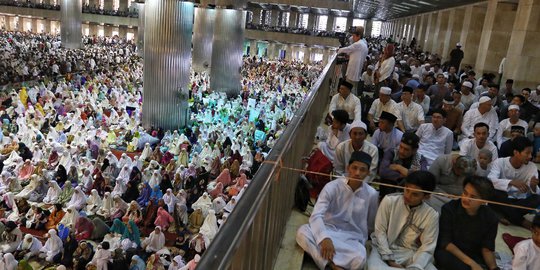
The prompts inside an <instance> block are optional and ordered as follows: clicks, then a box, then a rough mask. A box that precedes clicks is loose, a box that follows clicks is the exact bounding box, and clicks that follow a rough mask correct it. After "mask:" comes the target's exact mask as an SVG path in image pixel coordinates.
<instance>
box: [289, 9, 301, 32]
mask: <svg viewBox="0 0 540 270" xmlns="http://www.w3.org/2000/svg"><path fill="white" fill-rule="evenodd" d="M299 16H300V13H298V12H296V11H291V13H290V14H289V27H291V28H297V27H298V17H299Z"/></svg>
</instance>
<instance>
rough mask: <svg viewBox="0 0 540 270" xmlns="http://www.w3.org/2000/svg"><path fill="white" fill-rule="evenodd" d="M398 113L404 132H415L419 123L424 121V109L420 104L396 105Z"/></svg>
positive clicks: (402, 103)
mask: <svg viewBox="0 0 540 270" xmlns="http://www.w3.org/2000/svg"><path fill="white" fill-rule="evenodd" d="M397 108H398V111H399V112H400V114H401V119H402V121H403V126H404V127H405V130H406V131H410V130H417V129H418V127H420V124H421V123H420V121H422V122H423V121H424V109H423V108H422V106H420V104H418V103H415V102H411V103H410V104H409V105H408V106H407V104H405V102H403V101H402V102H400V103H398V104H397Z"/></svg>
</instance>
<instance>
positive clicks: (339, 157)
mask: <svg viewBox="0 0 540 270" xmlns="http://www.w3.org/2000/svg"><path fill="white" fill-rule="evenodd" d="M360 151H362V152H366V153H367V154H368V155H370V156H371V167H370V170H369V171H370V172H369V176H368V177H366V181H368V182H371V180H373V179H374V178H375V176H376V175H377V166H378V164H379V149H377V146H375V145H373V144H372V143H370V142H368V141H366V140H364V144H362V148H360ZM353 152H354V149H353V146H352V143H351V140H346V141H344V142H342V143H340V144H338V146H337V148H336V158H335V159H334V162H333V164H334V171H335V172H336V174H338V175H345V172H346V167H347V165H348V164H349V160H350V159H351V155H352V153H353Z"/></svg>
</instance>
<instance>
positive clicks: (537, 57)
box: [503, 0, 540, 89]
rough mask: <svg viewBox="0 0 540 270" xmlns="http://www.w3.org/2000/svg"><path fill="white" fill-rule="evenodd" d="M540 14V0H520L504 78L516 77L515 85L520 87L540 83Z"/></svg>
mask: <svg viewBox="0 0 540 270" xmlns="http://www.w3.org/2000/svg"><path fill="white" fill-rule="evenodd" d="M538 14H540V0H520V1H519V4H518V9H517V14H516V18H515V21H514V24H513V27H512V35H511V38H510V44H509V46H508V52H507V55H506V63H505V67H504V73H503V78H504V80H506V79H514V87H516V88H518V89H521V88H524V87H530V88H533V87H535V86H537V85H538V74H540V47H539V46H538V37H540V27H539V23H538V22H539V21H538ZM533 89H534V88H533Z"/></svg>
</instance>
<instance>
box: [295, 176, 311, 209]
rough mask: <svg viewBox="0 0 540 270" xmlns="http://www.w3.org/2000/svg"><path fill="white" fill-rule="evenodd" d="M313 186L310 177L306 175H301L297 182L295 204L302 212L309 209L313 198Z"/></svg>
mask: <svg viewBox="0 0 540 270" xmlns="http://www.w3.org/2000/svg"><path fill="white" fill-rule="evenodd" d="M311 188H312V186H311V184H310V183H309V181H308V179H307V178H306V176H305V175H303V174H302V175H300V179H299V180H298V183H297V184H296V189H295V191H294V206H295V207H296V208H298V210H300V211H301V212H305V211H306V210H307V207H308V204H310V201H311V198H310V194H309V190H310V189H311Z"/></svg>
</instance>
